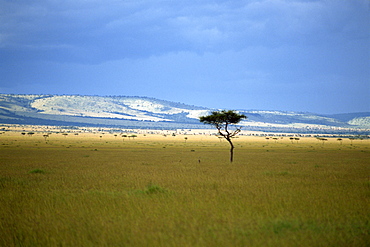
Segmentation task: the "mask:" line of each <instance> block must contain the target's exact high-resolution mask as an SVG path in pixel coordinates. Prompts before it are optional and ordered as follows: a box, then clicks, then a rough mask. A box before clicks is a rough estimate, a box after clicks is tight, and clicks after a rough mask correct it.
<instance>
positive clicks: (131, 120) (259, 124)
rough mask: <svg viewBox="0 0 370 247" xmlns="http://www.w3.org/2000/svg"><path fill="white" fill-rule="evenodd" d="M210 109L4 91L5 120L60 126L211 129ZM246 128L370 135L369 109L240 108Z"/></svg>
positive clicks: (0, 114) (0, 99) (1, 110)
mask: <svg viewBox="0 0 370 247" xmlns="http://www.w3.org/2000/svg"><path fill="white" fill-rule="evenodd" d="M212 110H215V109H210V108H207V107H200V106H191V105H186V104H182V103H175V102H170V101H165V100H159V99H154V98H148V97H131V96H83V95H15V94H0V123H3V124H37V125H57V126H59V125H60V126H104V127H118V128H135V129H145V128H147V129H156V128H157V129H158V128H159V129H184V128H186V129H200V128H209V126H207V125H203V124H201V123H200V122H199V116H204V115H206V114H209V113H210V111H212ZM239 112H241V113H243V114H245V115H246V116H247V117H248V119H247V120H245V121H243V122H241V123H240V125H241V126H243V129H244V130H256V131H275V132H305V133H316V132H328V133H345V132H349V133H362V134H363V133H365V134H367V133H368V132H369V128H370V113H369V112H363V113H347V114H335V115H319V114H314V113H300V112H284V111H262V110H239Z"/></svg>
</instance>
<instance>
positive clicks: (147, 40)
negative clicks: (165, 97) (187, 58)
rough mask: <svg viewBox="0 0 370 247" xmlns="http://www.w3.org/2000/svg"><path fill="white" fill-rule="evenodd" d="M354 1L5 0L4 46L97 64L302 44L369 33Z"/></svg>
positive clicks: (2, 16) (41, 54) (2, 18)
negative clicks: (147, 57)
mask: <svg viewBox="0 0 370 247" xmlns="http://www.w3.org/2000/svg"><path fill="white" fill-rule="evenodd" d="M352 2H354V1H349V0H347V1H282V0H274V1H272V0H264V1H257V0H256V1H241V2H238V3H234V2H233V1H202V2H201V3H199V2H191V3H189V2H186V3H184V2H183V1H176V2H169V1H114V0H109V1H97V0H96V1H63V4H60V2H59V1H51V0H49V1H46V0H45V1H37V2H29V1H16V2H14V1H4V0H3V1H1V2H0V3H1V6H2V7H3V11H2V13H1V20H2V24H1V27H0V28H1V36H0V37H1V47H2V49H3V50H4V49H5V50H12V52H13V51H18V52H25V53H26V54H27V53H28V52H29V53H30V56H36V57H38V58H39V59H52V60H61V61H64V60H65V61H78V62H87V63H89V62H90V63H91V62H92V63H97V62H102V61H106V60H114V59H123V58H135V57H145V56H152V55H160V54H164V53H170V52H177V51H195V52H205V51H206V52H222V51H225V50H242V49H246V48H248V47H250V46H270V47H274V46H280V45H282V44H284V45H286V44H287V43H292V44H293V45H300V44H306V43H310V42H322V39H323V38H324V39H326V37H325V36H328V33H329V35H334V36H332V38H343V36H346V35H351V37H353V35H355V34H356V35H358V36H366V35H368V33H365V32H364V31H363V29H361V27H357V24H358V23H359V22H361V23H365V21H364V20H365V19H366V18H367V17H366V10H364V11H359V7H361V6H356V5H366V3H365V2H366V1H355V2H357V3H352ZM354 11H356V13H355V12H354ZM358 12H360V13H358ZM361 20H362V21H361ZM363 25H365V24H363ZM338 33H339V34H338ZM327 38H331V37H327ZM46 53H48V54H46ZM26 57H27V56H26Z"/></svg>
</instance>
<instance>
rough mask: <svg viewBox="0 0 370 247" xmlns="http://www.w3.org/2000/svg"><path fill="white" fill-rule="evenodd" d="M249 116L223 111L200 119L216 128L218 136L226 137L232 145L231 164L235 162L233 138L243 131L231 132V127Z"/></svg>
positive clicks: (214, 112) (238, 129)
mask: <svg viewBox="0 0 370 247" xmlns="http://www.w3.org/2000/svg"><path fill="white" fill-rule="evenodd" d="M246 118H247V116H245V115H244V114H239V113H237V112H236V111H232V110H228V111H226V110H222V111H213V112H212V113H211V115H208V116H203V117H200V118H199V120H200V122H202V123H205V124H210V125H213V126H215V127H216V129H217V130H218V134H219V135H221V136H222V137H224V138H225V139H226V140H227V141H228V142H229V144H230V147H231V148H230V162H233V156H234V152H233V151H234V145H233V143H232V141H231V138H232V137H234V136H235V135H237V134H238V133H239V132H240V131H241V129H240V128H236V129H235V130H230V129H229V127H230V125H235V124H237V123H239V122H240V121H241V120H242V119H246Z"/></svg>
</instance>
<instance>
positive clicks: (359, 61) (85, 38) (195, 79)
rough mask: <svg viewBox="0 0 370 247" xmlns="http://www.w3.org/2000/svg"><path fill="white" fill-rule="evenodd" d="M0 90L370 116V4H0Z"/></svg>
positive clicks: (333, 0) (96, 0)
mask: <svg viewBox="0 0 370 247" xmlns="http://www.w3.org/2000/svg"><path fill="white" fill-rule="evenodd" d="M0 92H1V93H14V94H81V95H124V96H148V97H154V98H158V99H164V100H170V101H175V102H182V103H186V104H191V105H197V106H206V107H212V108H222V109H257V110H284V111H304V112H314V113H323V114H325V113H347V112H364V111H370V1H369V0H316V1H315V0H246V1H235V0H233V1H207V0H206V1H182V0H179V1H169V0H166V1H165V0H163V1H161V0H158V1H154V0H153V1H149V0H104V1H103V0H64V1H58V0H38V1H29V0H17V1H14V0H0Z"/></svg>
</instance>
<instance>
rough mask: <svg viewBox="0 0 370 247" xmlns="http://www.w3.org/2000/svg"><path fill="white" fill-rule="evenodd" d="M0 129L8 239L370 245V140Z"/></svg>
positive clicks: (1, 214)
mask: <svg viewBox="0 0 370 247" xmlns="http://www.w3.org/2000/svg"><path fill="white" fill-rule="evenodd" d="M101 136H102V137H100V136H99V135H96V134H95V135H94V134H80V135H78V136H75V135H71V134H70V135H68V136H63V135H62V134H52V135H50V136H49V137H48V138H47V140H44V137H43V136H42V134H38V133H36V134H34V135H33V136H26V135H25V136H22V135H21V134H20V133H19V132H6V133H4V134H2V135H0V144H1V145H0V219H1V221H0V246H7V247H8V246H366V245H368V244H369V243H370V208H369V205H370V180H369V175H370V164H369V161H370V141H369V140H362V141H361V140H354V141H350V140H348V139H344V140H343V141H342V142H339V141H337V140H336V139H328V141H326V142H322V141H318V140H316V139H314V138H301V139H300V140H299V141H294V142H293V143H292V142H291V141H290V140H289V138H287V137H285V138H283V139H280V138H279V139H278V140H272V139H270V140H266V139H265V138H262V137H245V136H241V137H240V138H238V139H235V140H234V144H235V146H236V148H235V157H234V163H232V164H230V163H229V162H228V160H229V152H228V151H229V146H228V144H227V143H226V142H224V141H222V142H220V141H219V140H218V139H217V138H216V137H214V136H187V137H188V139H187V140H185V139H184V136H180V135H178V136H175V137H174V136H167V137H164V136H159V135H158V136H154V135H146V136H143V135H138V137H137V138H135V139H132V138H131V139H130V140H129V139H128V138H125V139H124V141H123V139H122V138H121V137H114V136H113V135H111V134H105V135H101Z"/></svg>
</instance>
